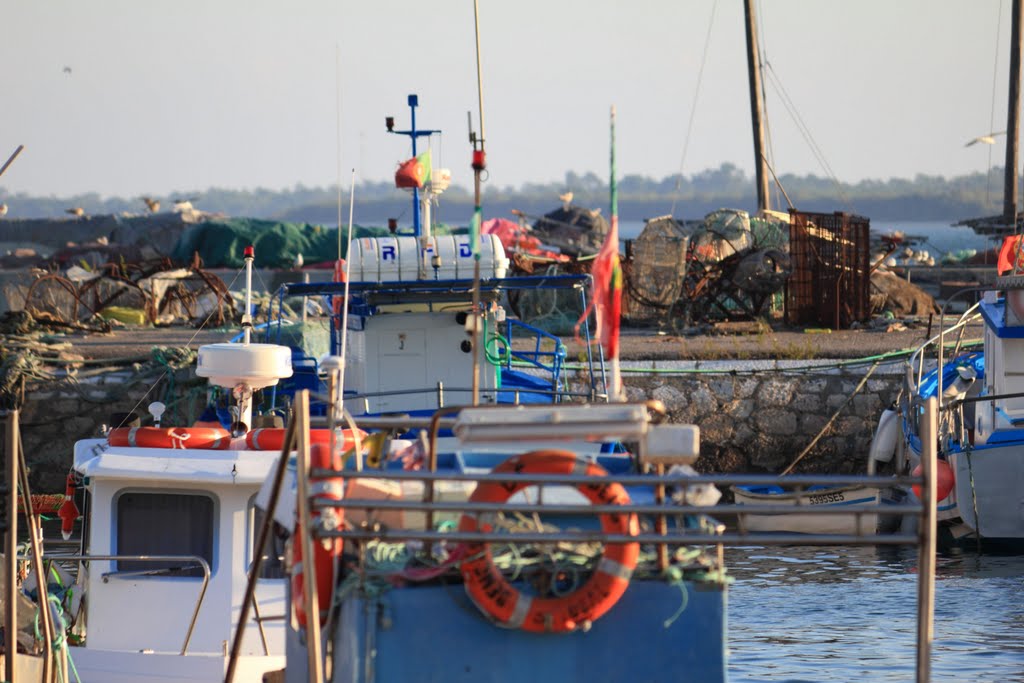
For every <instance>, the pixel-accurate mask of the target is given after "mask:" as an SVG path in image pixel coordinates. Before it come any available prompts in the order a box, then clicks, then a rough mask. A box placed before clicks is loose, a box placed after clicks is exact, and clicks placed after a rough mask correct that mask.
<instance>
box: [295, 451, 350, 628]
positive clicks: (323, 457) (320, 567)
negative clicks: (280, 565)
mask: <svg viewBox="0 0 1024 683" xmlns="http://www.w3.org/2000/svg"><path fill="white" fill-rule="evenodd" d="M340 464H341V463H340V462H338V461H337V460H336V459H333V458H331V449H330V446H329V445H327V444H325V443H314V444H312V445H311V446H310V449H309V467H310V470H316V469H334V470H340V469H341V468H340ZM309 488H310V495H311V497H312V498H313V499H317V500H327V501H331V500H335V501H337V500H341V499H342V497H343V496H344V480H343V479H342V478H341V477H339V476H328V477H323V478H319V477H312V476H311V477H310V478H309ZM310 518H311V519H310V523H311V524H313V525H314V526H315V525H316V524H317V523H318V522H319V520H321V519H324V520H325V521H329V523H328V524H327V525H326V526H328V527H330V528H334V529H341V528H342V526H343V523H344V509H343V508H324V509H317V508H313V509H312V510H310ZM302 544H303V530H302V523H301V521H299V519H298V518H296V520H295V533H294V534H292V551H291V576H292V612H293V613H294V617H295V621H296V623H297V624H298V625H299V627H300V628H305V627H306V619H307V615H306V592H305V590H306V587H305V572H304V566H303V562H302ZM343 547H344V541H343V539H340V538H325V539H322V540H318V541H314V543H313V569H314V571H315V572H316V590H317V606H318V609H319V611H320V623H321V624H323V623H324V622H325V621H327V613H328V611H329V610H330V608H331V603H332V602H333V600H334V584H335V581H336V579H337V562H336V561H335V560H336V558H338V557H340V556H341V551H342V549H343Z"/></svg>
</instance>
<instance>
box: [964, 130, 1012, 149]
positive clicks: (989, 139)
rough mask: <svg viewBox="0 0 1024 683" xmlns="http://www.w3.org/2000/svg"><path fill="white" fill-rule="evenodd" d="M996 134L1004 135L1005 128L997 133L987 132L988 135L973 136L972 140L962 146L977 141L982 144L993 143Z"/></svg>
mask: <svg viewBox="0 0 1024 683" xmlns="http://www.w3.org/2000/svg"><path fill="white" fill-rule="evenodd" d="M997 135H1006V131H1005V130H1001V131H999V132H998V133H989V134H988V135H979V136H978V137H976V138H974V139H973V140H969V141H968V142H967V144H966V145H964V147H970V146H971V145H976V144H978V143H979V142H980V143H981V144H983V145H994V144H996V136H997Z"/></svg>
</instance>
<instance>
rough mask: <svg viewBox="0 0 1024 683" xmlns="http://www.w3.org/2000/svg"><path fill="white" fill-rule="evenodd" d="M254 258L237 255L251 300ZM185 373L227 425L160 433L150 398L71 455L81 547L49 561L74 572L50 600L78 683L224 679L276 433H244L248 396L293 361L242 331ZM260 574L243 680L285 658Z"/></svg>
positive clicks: (284, 373) (281, 608)
mask: <svg viewBox="0 0 1024 683" xmlns="http://www.w3.org/2000/svg"><path fill="white" fill-rule="evenodd" d="M253 258H254V255H253V253H252V248H251V247H249V248H247V250H246V273H247V297H249V298H251V269H252V261H253ZM247 310H248V308H247ZM250 325H251V319H248V317H247V318H245V319H243V326H245V327H246V330H248V328H249V326H250ZM195 372H196V375H197V376H199V377H203V378H207V380H208V381H209V384H210V386H211V389H212V388H214V387H217V388H219V391H221V392H223V393H225V394H228V395H230V396H231V397H232V401H231V402H232V406H231V407H232V409H233V412H232V415H234V420H233V421H234V424H231V425H227V426H226V425H222V424H220V423H218V422H206V423H195V424H186V425H173V424H168V423H167V420H166V419H164V412H165V406H164V405H163V404H162V403H159V402H154V403H152V404H150V405H149V413H150V415H149V419H147V420H146V421H145V424H142V421H141V420H138V421H137V422H136V423H129V422H128V421H127V419H126V418H124V417H115V418H113V419H114V420H115V421H114V422H113V423H112V424H111V425H110V428H109V429H107V430H106V433H105V436H103V437H101V438H95V439H86V440H83V441H79V442H78V443H77V444H76V445H75V451H74V462H73V467H72V472H71V475H70V476H69V489H68V495H67V497H66V499H65V503H64V507H63V508H62V509H61V515H60V516H61V518H62V519H63V520H64V524H65V526H64V527H63V531H64V533H65V537H66V538H67V537H68V536H70V535H71V532H72V526H71V525H72V523H73V522H74V521H75V520H76V518H77V517H78V514H79V513H78V503H77V502H76V501H82V502H84V505H83V507H82V510H84V513H83V514H82V516H81V517H82V534H81V546H80V548H79V551H78V552H77V553H71V554H66V553H58V554H57V555H55V556H54V555H50V556H49V557H48V559H51V560H54V559H55V560H59V561H60V562H63V563H67V562H73V563H75V565H76V567H77V576H76V579H75V583H74V584H73V585H70V586H64V587H63V594H62V595H58V596H55V598H52V599H57V600H59V601H60V603H61V604H62V606H63V608H64V612H63V614H62V619H63V620H64V624H65V627H66V628H65V629H64V631H66V634H65V635H66V639H67V640H66V642H67V644H68V647H67V648H66V652H67V659H68V662H69V665H68V666H69V669H70V670H72V671H73V672H74V674H75V676H77V680H80V681H83V682H84V683H90V682H96V683H100V682H103V683H111V682H116V681H124V682H128V681H133V682H138V681H196V680H205V681H212V680H221V679H222V678H223V676H224V673H225V667H226V664H227V661H228V652H227V649H226V643H228V642H229V640H230V638H231V634H232V633H233V631H234V630H235V628H236V626H237V620H238V618H239V614H240V612H241V609H240V608H241V605H240V601H241V600H242V596H243V595H245V588H246V585H247V581H248V570H249V567H250V566H251V563H252V560H253V557H252V552H253V543H252V538H253V534H254V527H255V525H257V524H258V523H259V518H258V517H257V513H256V509H255V505H254V500H255V497H256V494H257V492H258V491H259V488H260V486H261V485H262V483H263V481H264V480H265V479H266V478H267V476H268V473H269V472H270V470H271V467H272V466H273V464H274V462H275V457H274V452H273V451H271V450H268V449H273V448H277V449H280V446H281V441H282V434H283V432H284V430H283V429H274V428H272V427H266V428H263V429H250V424H251V423H252V421H253V411H252V395H253V392H258V391H260V390H262V389H265V388H267V387H269V386H272V385H274V384H275V383H276V382H277V381H278V380H279V379H281V378H285V377H288V376H290V375H291V374H292V368H291V353H290V349H288V348H287V347H282V346H276V345H268V344H258V343H250V339H249V336H248V334H246V336H245V339H244V341H242V342H241V343H217V344H209V345H205V346H202V347H200V349H199V351H198V363H197V367H196V370H195ZM275 437H276V438H275ZM275 441H276V443H275ZM261 442H262V443H261ZM261 566H263V570H262V572H261V573H260V575H259V577H258V580H257V582H256V585H255V590H254V591H253V593H252V594H251V595H250V596H249V597H248V599H249V600H250V602H251V604H252V605H253V608H254V610H253V612H251V614H254V615H255V616H254V623H255V625H256V628H254V629H253V630H252V631H251V632H250V637H249V638H248V639H246V641H245V642H244V643H242V644H241V647H240V649H239V652H238V656H237V658H236V666H237V667H238V670H239V672H240V673H241V674H243V675H244V677H245V679H246V680H259V679H260V677H261V676H262V675H263V674H264V673H265V672H267V671H270V670H274V669H278V668H280V667H281V666H282V663H283V662H284V653H285V624H284V621H283V619H282V617H283V615H284V613H285V592H286V585H287V582H286V579H285V577H284V574H283V572H282V571H281V569H280V559H279V557H278V556H277V555H274V557H273V558H272V559H271V560H270V561H268V562H266V563H263V564H262V565H261ZM58 623H59V622H58ZM57 631H58V633H59V632H60V631H61V629H59V628H58V630H57ZM60 640H61V642H64V640H63V638H61V639H60Z"/></svg>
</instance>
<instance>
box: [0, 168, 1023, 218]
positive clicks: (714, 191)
mask: <svg viewBox="0 0 1024 683" xmlns="http://www.w3.org/2000/svg"><path fill="white" fill-rule="evenodd" d="M780 185H781V188H782V189H784V190H785V194H784V195H783V193H782V192H780V191H779V186H780ZM1002 186H1003V171H1002V169H999V168H994V169H992V170H991V171H990V172H988V173H983V172H978V173H973V174H969V175H963V176H958V177H954V178H949V179H947V178H945V177H943V176H934V175H926V174H918V175H917V176H915V177H914V178H912V179H908V178H889V179H885V180H882V179H877V180H862V181H859V182H856V183H839V182H835V181H833V180H831V179H828V178H823V177H820V176H815V175H805V176H798V175H793V174H786V175H782V176H781V177H780V178H779V180H778V183H773V184H772V205H773V208H777V209H780V210H786V209H787V208H788V205H787V199H786V197H788V201H790V202H792V204H793V205H794V206H795V207H796V208H797V209H800V210H805V211H829V212H831V211H847V212H850V213H857V214H861V215H864V216H868V217H869V218H873V219H880V220H947V219H948V220H956V219H959V218H970V217H976V216H982V215H992V214H996V213H1000V211H1001V206H1002V204H1001V195H1002ZM618 189H619V208H620V216H621V217H622V218H623V219H624V220H640V219H644V218H651V217H654V216H657V215H666V214H672V215H675V216H677V217H680V218H683V217H685V218H699V217H701V216H703V215H704V214H706V213H707V212H708V211H712V210H714V209H717V208H722V207H731V208H741V209H748V210H752V209H753V208H754V205H755V204H756V200H755V189H754V181H753V179H752V178H751V177H750V176H748V175H747V174H746V173H745V172H744V171H743V170H742V169H740V168H738V167H736V166H735V165H734V164H730V163H724V164H722V165H720V166H719V167H718V168H714V169H706V170H704V171H700V172H698V173H694V174H693V175H689V176H683V175H670V176H666V177H664V178H661V179H658V178H652V177H649V176H643V175H626V176H624V177H622V178H621V179H620V180H619V182H618ZM569 191H571V192H572V193H573V203H574V204H577V205H579V206H584V207H588V208H604V210H605V213H607V206H608V180H607V178H604V177H601V176H598V175H597V174H595V173H583V174H579V173H576V172H573V171H569V172H567V173H566V174H565V177H564V179H563V180H561V181H553V182H547V183H525V184H523V185H521V186H519V187H513V186H505V187H502V186H498V185H490V184H485V185H484V206H485V213H486V214H488V215H489V216H505V217H512V215H511V212H512V210H518V211H520V212H522V213H523V214H526V215H528V216H529V215H532V214H537V215H540V214H543V213H546V212H547V211H550V210H551V209H553V208H555V207H557V206H558V205H559V203H560V200H559V195H561V194H563V193H565V192H569ZM1022 194H1024V193H1022ZM342 196H343V197H344V198H345V199H344V202H345V204H346V210H345V213H344V216H346V217H347V215H348V212H347V201H348V196H349V189H348V188H343V191H342ZM355 197H356V200H355V201H356V211H355V214H356V215H357V217H358V218H357V220H356V222H357V223H361V224H364V225H370V224H373V225H382V224H385V223H386V222H387V219H388V218H397V219H398V220H399V221H405V222H408V221H409V220H410V215H411V203H410V200H409V194H408V192H407V191H403V190H398V189H396V188H395V187H394V185H393V183H391V182H388V181H368V180H364V181H361V182H359V183H358V184H357V185H356V191H355ZM151 198H153V199H157V200H159V201H160V203H161V210H164V211H166V210H170V209H171V208H172V207H173V205H174V202H175V200H176V199H186V198H187V199H191V200H192V204H193V205H194V206H195V208H197V209H201V210H203V211H209V212H214V213H223V214H226V215H228V216H246V217H252V218H266V219H273V220H289V221H298V222H308V223H322V224H332V225H333V224H336V223H337V198H338V188H337V186H336V185H335V186H325V187H306V186H304V185H301V184H299V185H296V186H295V187H292V188H287V189H269V188H255V189H229V188H218V187H213V188H208V189H191V190H188V191H181V192H176V193H171V194H168V195H163V196H161V195H151ZM0 203H4V204H6V205H7V206H8V213H7V217H8V218H56V217H62V216H66V215H67V210H68V209H69V208H72V207H81V208H82V209H84V211H85V212H86V213H87V214H88V215H99V214H120V213H125V212H127V213H145V212H147V211H148V210H149V209H148V208H147V206H146V204H145V203H144V202H143V200H142V198H141V197H104V196H101V195H100V194H98V193H87V194H79V195H74V196H68V197H54V196H50V197H39V196H32V195H28V194H25V193H10V192H8V191H7V190H6V189H5V188H3V187H2V186H0ZM472 205H473V199H472V193H471V191H470V190H469V189H467V188H465V187H462V186H458V185H452V186H451V187H450V188H449V189H448V190H447V191H446V192H445V193H444V194H443V195H442V196H441V198H440V201H439V206H438V208H437V214H436V215H437V217H438V218H439V219H440V220H442V221H444V222H448V223H451V224H454V225H464V224H466V223H467V222H468V220H469V217H470V215H471V213H472Z"/></svg>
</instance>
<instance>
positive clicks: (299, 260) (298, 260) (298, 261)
mask: <svg viewBox="0 0 1024 683" xmlns="http://www.w3.org/2000/svg"><path fill="white" fill-rule="evenodd" d="M303 263H305V261H304V260H303V258H302V252H301V251H300V252H299V253H298V254H296V255H295V267H296V268H301V267H302V264H303Z"/></svg>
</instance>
